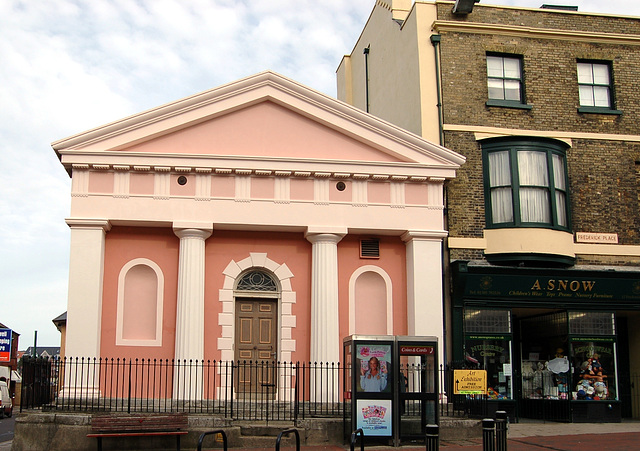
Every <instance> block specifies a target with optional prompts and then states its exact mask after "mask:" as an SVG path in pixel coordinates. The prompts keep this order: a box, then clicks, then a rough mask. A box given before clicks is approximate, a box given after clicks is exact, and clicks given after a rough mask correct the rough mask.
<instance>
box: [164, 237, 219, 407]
mask: <svg viewBox="0 0 640 451" xmlns="http://www.w3.org/2000/svg"><path fill="white" fill-rule="evenodd" d="M173 231H174V233H175V234H176V235H177V236H178V237H179V238H180V263H179V267H178V300H177V304H178V305H177V312H176V350H175V359H176V361H178V362H180V364H183V363H184V362H185V361H186V362H187V363H188V362H189V361H190V360H191V361H193V362H194V363H195V362H201V361H202V360H203V359H204V252H205V244H204V242H205V240H206V239H207V238H209V237H210V236H211V233H212V231H213V230H212V227H211V226H209V227H206V226H205V227H198V228H191V227H188V226H184V227H183V226H180V225H177V224H174V226H173ZM184 370H185V368H182V369H178V368H176V372H178V371H180V372H184ZM183 374H184V373H183ZM176 376H177V377H176V383H175V384H174V389H175V394H174V397H175V398H178V399H189V400H196V399H200V397H201V396H202V394H201V384H202V380H201V379H200V378H199V377H198V378H197V380H196V381H194V379H193V376H192V378H191V381H190V382H189V383H187V384H184V385H183V384H180V382H181V381H180V380H178V379H181V377H180V376H179V375H178V374H176ZM194 382H195V383H194Z"/></svg>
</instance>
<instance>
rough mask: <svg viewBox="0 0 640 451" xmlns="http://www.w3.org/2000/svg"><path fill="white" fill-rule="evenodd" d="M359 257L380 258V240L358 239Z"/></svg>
mask: <svg viewBox="0 0 640 451" xmlns="http://www.w3.org/2000/svg"><path fill="white" fill-rule="evenodd" d="M360 258H380V240H379V239H377V238H371V239H366V240H360Z"/></svg>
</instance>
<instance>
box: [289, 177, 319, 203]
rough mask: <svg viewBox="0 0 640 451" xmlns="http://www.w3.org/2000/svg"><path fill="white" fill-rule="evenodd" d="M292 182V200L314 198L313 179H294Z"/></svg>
mask: <svg viewBox="0 0 640 451" xmlns="http://www.w3.org/2000/svg"><path fill="white" fill-rule="evenodd" d="M290 184H291V185H290V188H291V189H290V191H291V199H292V200H313V180H311V179H292V180H291V182H290Z"/></svg>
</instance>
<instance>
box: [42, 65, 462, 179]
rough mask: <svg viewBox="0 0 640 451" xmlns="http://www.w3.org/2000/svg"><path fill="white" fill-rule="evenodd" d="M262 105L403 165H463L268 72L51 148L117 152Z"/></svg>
mask: <svg viewBox="0 0 640 451" xmlns="http://www.w3.org/2000/svg"><path fill="white" fill-rule="evenodd" d="M263 101H272V102H274V103H276V104H278V105H280V106H283V107H285V108H288V109H289V110H292V111H294V112H296V113H298V114H300V115H302V116H304V117H307V118H309V119H311V120H313V121H316V122H318V123H320V124H322V125H324V126H326V127H328V128H330V129H333V130H336V131H338V132H340V133H343V134H344V135H346V136H349V137H351V138H352V139H355V140H357V141H359V142H362V143H364V144H366V145H368V146H370V147H372V148H375V149H378V150H380V151H382V152H384V153H386V154H389V155H392V156H394V157H396V158H398V159H400V160H403V161H406V162H415V163H418V164H424V163H430V164H433V163H434V162H435V163H436V164H438V163H439V164H443V165H448V166H452V165H453V166H460V165H461V164H463V163H464V161H465V158H464V157H463V156H461V155H459V154H457V153H455V152H453V151H451V150H449V149H447V148H445V147H442V146H440V145H438V144H434V143H431V142H429V141H427V140H425V139H423V138H422V137H420V136H418V135H415V134H413V133H410V132H407V131H405V130H403V129H401V128H400V127H397V126H395V125H393V124H391V123H389V122H386V121H383V120H381V119H378V118H376V117H375V116H372V115H370V114H368V113H365V112H363V111H361V110H359V109H357V108H355V107H353V106H351V105H348V104H347V103H344V102H341V101H339V100H336V99H333V98H331V97H329V96H327V95H325V94H322V93H320V92H318V91H314V90H312V89H310V88H308V87H306V86H304V85H301V84H299V83H297V82H295V81H293V80H290V79H288V78H285V77H283V76H281V75H278V74H275V73H273V72H270V71H266V72H261V73H259V74H256V75H253V76H250V77H247V78H244V79H241V80H239V81H236V82H233V83H229V84H226V85H223V86H221V87H219V88H214V89H212V90H209V91H205V92H202V93H200V94H196V95H193V96H190V97H187V98H185V99H182V100H178V101H175V102H172V103H168V104H166V105H163V106H160V107H157V108H154V109H151V110H148V111H145V112H142V113H139V114H136V115H133V116H129V117H127V118H124V119H122V120H119V121H116V122H112V123H110V124H107V125H103V126H101V127H97V128H94V129H92V130H89V131H86V132H83V133H80V134H76V135H73V136H71V137H68V138H65V139H62V140H58V141H55V142H53V143H52V147H53V148H54V150H55V151H56V152H57V153H58V155H61V156H63V155H65V154H71V153H80V154H82V153H85V152H87V151H93V152H96V151H97V152H109V151H120V150H122V149H126V148H128V147H131V146H133V145H136V144H139V143H142V142H145V141H149V140H151V139H155V138H158V137H160V136H164V135H167V134H170V133H173V132H176V131H179V130H182V129H185V128H187V127H190V126H193V125H197V124H199V123H202V122H205V121H208V120H211V119H214V118H215V117H218V116H222V115H224V114H228V113H230V112H233V111H237V110H239V109H242V108H246V107H248V106H251V105H255V104H257V103H260V102H263ZM124 153H126V152H123V154H124Z"/></svg>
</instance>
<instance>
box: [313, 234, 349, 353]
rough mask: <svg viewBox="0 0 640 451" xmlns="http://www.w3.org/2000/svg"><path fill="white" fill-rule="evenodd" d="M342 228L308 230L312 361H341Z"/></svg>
mask: <svg viewBox="0 0 640 451" xmlns="http://www.w3.org/2000/svg"><path fill="white" fill-rule="evenodd" d="M345 235H346V230H341V231H338V232H336V231H326V232H325V231H315V230H311V229H309V230H308V231H307V233H306V238H307V240H309V241H310V242H311V244H312V245H313V246H312V250H311V255H312V257H311V259H312V263H311V265H312V266H311V348H310V358H311V361H312V362H318V363H320V362H323V363H332V362H338V361H339V360H340V349H341V348H340V333H339V327H338V324H339V315H338V242H339V241H340V240H341V239H342V237H344V236H345Z"/></svg>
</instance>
